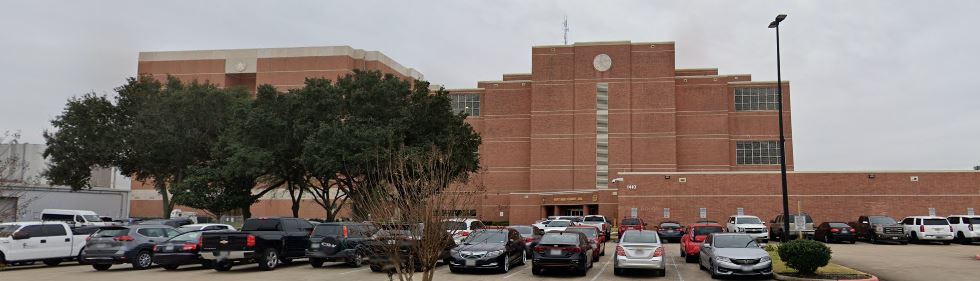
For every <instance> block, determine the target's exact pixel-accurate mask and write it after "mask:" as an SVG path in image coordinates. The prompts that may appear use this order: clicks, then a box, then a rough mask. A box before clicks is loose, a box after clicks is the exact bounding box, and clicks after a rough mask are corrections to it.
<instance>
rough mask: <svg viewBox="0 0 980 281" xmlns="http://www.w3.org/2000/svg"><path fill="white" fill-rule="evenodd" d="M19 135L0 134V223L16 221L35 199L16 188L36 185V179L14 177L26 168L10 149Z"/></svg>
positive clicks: (16, 142) (16, 141)
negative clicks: (9, 220)
mask: <svg viewBox="0 0 980 281" xmlns="http://www.w3.org/2000/svg"><path fill="white" fill-rule="evenodd" d="M18 139H20V134H19V133H10V132H5V133H3V134H0V222H4V220H6V219H8V218H13V220H15V221H16V220H17V218H18V217H20V214H21V213H23V212H24V211H25V210H27V206H28V204H30V202H31V201H34V199H36V198H31V197H29V196H27V192H26V191H25V190H24V189H21V188H17V187H18V186H29V185H32V184H33V185H36V184H37V183H38V182H40V181H39V180H38V179H37V178H28V179H22V178H21V177H18V176H16V175H17V174H18V173H20V172H21V171H23V170H26V169H27V167H26V166H24V164H22V163H21V161H20V160H21V158H20V157H18V156H17V155H16V154H15V153H13V149H12V147H13V146H14V145H16V144H18V143H19V142H18Z"/></svg>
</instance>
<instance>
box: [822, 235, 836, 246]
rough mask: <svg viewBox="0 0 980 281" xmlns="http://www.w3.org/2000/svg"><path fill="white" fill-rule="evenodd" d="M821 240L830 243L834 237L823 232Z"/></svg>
mask: <svg viewBox="0 0 980 281" xmlns="http://www.w3.org/2000/svg"><path fill="white" fill-rule="evenodd" d="M823 240H824V242H827V244H830V243H832V242H834V237H831V236H830V234H824V235H823Z"/></svg>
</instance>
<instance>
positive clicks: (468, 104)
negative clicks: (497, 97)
mask: <svg viewBox="0 0 980 281" xmlns="http://www.w3.org/2000/svg"><path fill="white" fill-rule="evenodd" d="M449 99H450V100H451V103H452V106H453V112H456V113H459V112H462V113H466V115H469V116H480V95H479V94H460V95H449Z"/></svg>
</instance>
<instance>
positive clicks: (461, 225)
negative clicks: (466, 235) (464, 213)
mask: <svg viewBox="0 0 980 281" xmlns="http://www.w3.org/2000/svg"><path fill="white" fill-rule="evenodd" d="M443 226H444V227H445V228H446V230H466V223H465V222H459V221H447V222H443Z"/></svg>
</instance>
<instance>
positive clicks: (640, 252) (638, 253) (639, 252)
mask: <svg viewBox="0 0 980 281" xmlns="http://www.w3.org/2000/svg"><path fill="white" fill-rule="evenodd" d="M634 253H635V254H636V256H641V257H642V256H643V251H635V252H634Z"/></svg>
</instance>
